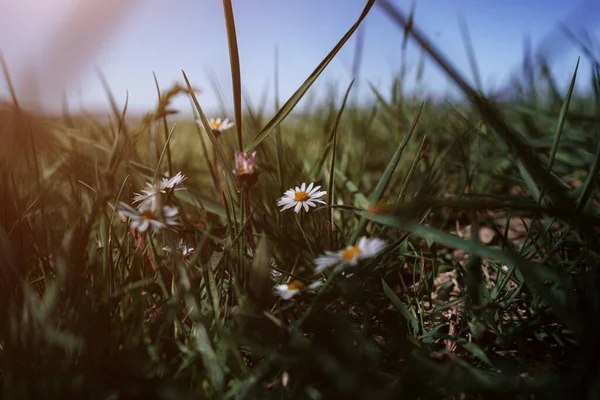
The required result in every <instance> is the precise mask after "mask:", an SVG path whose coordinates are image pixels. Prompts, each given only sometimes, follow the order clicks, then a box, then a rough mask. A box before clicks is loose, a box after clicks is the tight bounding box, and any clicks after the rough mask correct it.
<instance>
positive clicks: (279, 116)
mask: <svg viewBox="0 0 600 400" xmlns="http://www.w3.org/2000/svg"><path fill="white" fill-rule="evenodd" d="M374 3H375V0H368V2H367V4H366V6H365V8H364V10H363V12H362V13H361V15H360V17H359V18H358V20H357V21H356V22H355V23H354V25H352V27H351V28H350V30H348V32H346V34H345V35H344V37H342V39H341V40H340V41H339V42H338V44H336V45H335V46H334V48H333V49H332V50H331V52H329V54H328V55H327V56H326V57H325V58H324V59H323V61H321V63H320V64H319V65H318V66H317V68H316V69H315V70H314V71H313V72H312V73H311V74H310V76H309V77H308V79H306V81H304V83H303V84H302V85H301V86H300V87H299V88H298V90H296V92H295V93H294V94H293V95H292V97H290V98H289V99H288V101H287V102H286V103H285V104H284V105H283V107H281V109H279V111H277V113H276V114H275V116H274V117H273V118H272V119H271V121H269V123H267V125H266V126H265V127H264V128H263V130H262V131H261V132H259V133H258V135H256V137H254V139H252V140H251V141H250V143H248V144H247V145H246V148H245V151H246V152H247V153H248V152H251V151H252V150H254V149H255V148H256V146H258V145H259V144H260V143H261V142H262V141H263V140H265V138H266V137H267V136H269V135H270V134H271V132H273V130H274V129H275V128H276V127H277V126H278V125H279V124H280V123H281V121H283V120H284V118H285V117H286V116H287V115H288V114H289V113H290V112H291V111H292V109H293V108H294V107H295V106H296V104H298V102H299V101H300V100H301V99H302V97H303V96H304V94H306V92H307V91H308V89H309V88H310V87H311V86H312V84H313V83H314V82H315V81H316V80H317V78H318V77H319V75H321V73H322V72H323V71H324V70H325V68H326V67H327V66H328V65H329V63H330V62H331V60H333V57H335V55H336V54H337V53H338V52H339V51H340V49H341V48H342V47H343V46H344V44H345V43H346V42H347V41H348V39H349V38H350V36H352V34H353V33H354V31H356V29H357V28H358V27H359V25H360V24H361V22H362V21H363V20H364V19H365V17H366V16H367V14H368V13H369V11H370V10H371V7H372V6H373V4H374Z"/></svg>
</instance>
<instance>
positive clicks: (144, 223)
mask: <svg viewBox="0 0 600 400" xmlns="http://www.w3.org/2000/svg"><path fill="white" fill-rule="evenodd" d="M136 222H137V224H138V227H137V230H138V231H140V232H146V231H147V230H148V227H150V223H149V222H148V220H147V219H143V220H141V221H140V220H138V221H136Z"/></svg>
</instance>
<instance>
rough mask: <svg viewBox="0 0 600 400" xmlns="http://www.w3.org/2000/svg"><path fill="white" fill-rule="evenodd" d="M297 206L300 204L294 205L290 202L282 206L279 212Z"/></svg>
mask: <svg viewBox="0 0 600 400" xmlns="http://www.w3.org/2000/svg"><path fill="white" fill-rule="evenodd" d="M298 204H300V203H294V202H292V203H288V204H286V205H285V206H284V207H283V208H282V209H281V210H280V211H285V210H287V209H289V208H292V207H294V205H298ZM296 212H298V211H296Z"/></svg>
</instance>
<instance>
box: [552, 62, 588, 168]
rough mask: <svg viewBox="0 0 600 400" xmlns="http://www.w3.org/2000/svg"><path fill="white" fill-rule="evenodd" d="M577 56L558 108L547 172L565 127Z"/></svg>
mask: <svg viewBox="0 0 600 400" xmlns="http://www.w3.org/2000/svg"><path fill="white" fill-rule="evenodd" d="M579 60H580V59H579V58H577V64H576V65H575V71H573V77H572V78H571V84H570V85H569V90H568V92H567V97H566V99H565V101H564V103H563V105H562V108H561V110H560V115H559V117H558V125H557V127H556V132H555V133H554V142H553V143H552V150H551V151H550V157H549V158H548V165H547V166H546V169H547V170H548V172H550V171H552V165H553V164H554V159H555V158H556V152H557V151H558V146H559V144H560V137H561V136H562V132H563V128H564V127H565V121H566V117H567V111H569V105H570V104H571V97H572V96H573V90H574V89H575V80H576V79H577V70H578V69H579Z"/></svg>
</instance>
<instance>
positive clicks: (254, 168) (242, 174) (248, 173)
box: [233, 150, 260, 187]
mask: <svg viewBox="0 0 600 400" xmlns="http://www.w3.org/2000/svg"><path fill="white" fill-rule="evenodd" d="M259 172H260V170H259V169H258V164H257V163H256V151H253V152H252V153H250V154H246V153H243V152H241V151H237V150H236V152H235V169H234V170H233V175H235V176H236V178H237V180H238V181H239V183H240V184H242V185H243V186H245V187H250V186H252V185H254V184H255V183H256V181H257V180H258V173H259Z"/></svg>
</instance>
